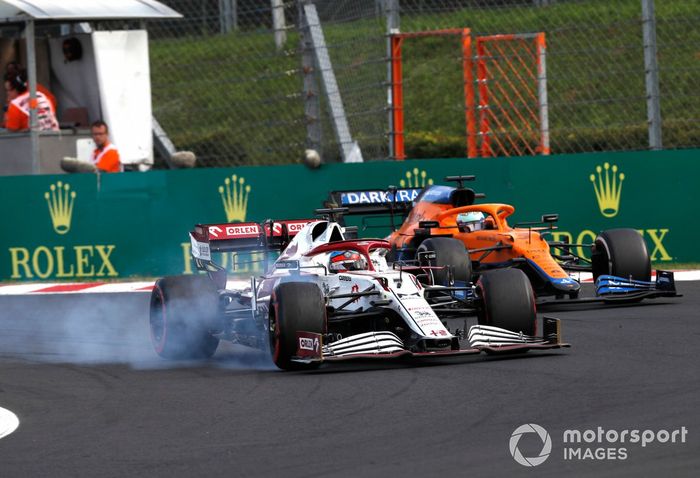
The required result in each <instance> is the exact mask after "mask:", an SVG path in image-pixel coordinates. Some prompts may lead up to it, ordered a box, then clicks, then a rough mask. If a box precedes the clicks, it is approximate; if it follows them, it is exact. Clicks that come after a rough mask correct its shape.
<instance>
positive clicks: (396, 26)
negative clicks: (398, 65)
mask: <svg viewBox="0 0 700 478" xmlns="http://www.w3.org/2000/svg"><path fill="white" fill-rule="evenodd" d="M399 9H400V5H399V0H384V14H385V16H386V58H387V61H386V83H387V92H386V97H387V113H388V117H389V134H388V139H389V157H390V158H394V159H396V151H394V103H393V101H392V98H393V94H394V80H393V74H392V59H393V53H392V47H391V34H392V33H398V32H399V31H401V15H400V13H399Z"/></svg>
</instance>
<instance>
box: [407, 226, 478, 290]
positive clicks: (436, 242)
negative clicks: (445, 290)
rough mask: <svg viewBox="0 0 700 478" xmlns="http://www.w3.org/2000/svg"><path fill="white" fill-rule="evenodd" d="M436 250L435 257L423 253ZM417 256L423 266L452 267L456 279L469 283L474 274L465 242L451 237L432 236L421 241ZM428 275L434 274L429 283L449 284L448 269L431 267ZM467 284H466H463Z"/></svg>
mask: <svg viewBox="0 0 700 478" xmlns="http://www.w3.org/2000/svg"><path fill="white" fill-rule="evenodd" d="M424 252H434V253H435V256H436V257H435V259H426V258H424V257H422V254H421V253H424ZM416 258H417V259H418V260H419V262H420V265H422V266H432V267H444V266H450V267H452V272H453V278H454V280H455V281H460V282H463V283H468V282H470V281H471V276H472V263H471V260H470V258H469V254H468V253H467V250H466V249H465V247H464V244H463V243H462V242H460V241H458V240H457V239H452V238H451V237H431V238H429V239H426V240H425V241H423V242H421V244H420V246H418V249H417V250H416ZM429 271H430V273H429V274H428V277H429V278H430V276H431V275H432V282H431V283H430V284H429V285H444V286H449V285H451V284H450V281H449V272H448V269H447V268H445V269H442V270H438V269H429ZM463 285H466V284H463Z"/></svg>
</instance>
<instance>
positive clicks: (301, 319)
mask: <svg viewBox="0 0 700 478" xmlns="http://www.w3.org/2000/svg"><path fill="white" fill-rule="evenodd" d="M325 329H326V303H325V300H324V298H323V294H322V293H321V289H319V287H318V285H316V284H315V283H313V282H282V283H280V284H278V285H277V287H275V289H274V290H273V291H272V297H271V298H270V324H269V330H270V353H271V354H272V361H273V362H274V363H275V365H277V367H279V368H281V369H282V370H300V369H309V368H315V367H318V366H319V365H320V363H319V362H315V363H311V364H303V363H298V362H293V361H292V357H294V356H295V355H297V348H298V345H299V344H298V338H297V332H300V331H303V332H310V333H314V334H323V333H324V332H325ZM318 346H319V348H320V346H321V344H320V342H319V344H318ZM318 353H319V354H320V353H321V351H320V349H319V350H318Z"/></svg>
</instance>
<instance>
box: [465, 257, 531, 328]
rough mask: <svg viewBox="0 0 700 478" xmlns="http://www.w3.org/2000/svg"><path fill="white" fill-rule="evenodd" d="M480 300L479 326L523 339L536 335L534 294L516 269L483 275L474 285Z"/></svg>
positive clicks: (523, 275) (523, 274) (522, 273)
mask: <svg viewBox="0 0 700 478" xmlns="http://www.w3.org/2000/svg"><path fill="white" fill-rule="evenodd" d="M476 285H477V288H478V289H479V295H480V297H481V307H480V308H479V310H478V319H479V324H480V325H491V326H494V327H500V328H502V329H507V330H511V331H513V332H521V333H523V334H525V335H531V336H534V335H536V334H537V310H536V306H535V294H534V292H533V290H532V285H531V284H530V280H529V279H528V278H527V276H526V275H525V273H524V272H523V271H521V270H520V269H496V270H492V271H488V272H484V273H483V274H481V276H480V277H479V280H478V281H477V284H476Z"/></svg>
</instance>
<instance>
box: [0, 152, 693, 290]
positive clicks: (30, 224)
mask: <svg viewBox="0 0 700 478" xmlns="http://www.w3.org/2000/svg"><path fill="white" fill-rule="evenodd" d="M458 174H475V175H476V176H477V179H476V181H475V182H474V183H471V184H469V186H470V187H473V188H474V189H475V190H476V191H478V192H484V193H486V195H487V198H486V199H485V200H482V202H503V203H510V204H513V205H514V206H515V207H516V212H515V215H514V217H513V218H512V220H511V223H515V222H516V221H528V220H536V219H538V218H539V217H540V216H541V215H542V214H543V213H559V214H560V222H559V229H558V231H557V232H556V233H555V238H562V239H569V240H570V241H571V242H576V243H578V242H591V241H592V240H593V239H594V238H595V236H596V234H597V233H598V232H599V231H601V230H604V229H610V228H616V227H632V228H635V229H638V230H639V231H640V232H641V233H642V234H643V236H644V238H645V239H646V241H647V244H648V246H649V251H650V252H651V255H652V260H654V261H658V262H661V263H663V262H668V263H671V262H676V263H678V262H681V263H686V262H700V251H698V249H696V248H695V247H694V245H695V244H694V240H693V239H694V238H697V237H698V235H699V233H700V226H699V225H698V221H697V219H696V218H697V217H698V216H699V213H700V188H698V187H697V184H698V178H700V150H679V151H660V152H625V153H598V154H578V155H562V156H551V157H526V158H499V159H433V160H421V161H403V162H395V161H387V162H371V163H364V164H332V165H325V166H323V167H321V168H320V169H317V170H310V169H308V168H306V167H305V166H302V165H289V166H276V167H240V168H231V169H194V170H177V171H152V172H147V173H125V174H114V175H101V176H95V175H91V174H79V175H60V176H58V175H57V176H21V177H2V178H0V208H1V209H2V218H3V234H2V236H1V237H0V280H3V281H28V280H31V281H35V280H47V281H48V280H51V281H55V280H70V281H78V280H79V281H87V280H90V281H92V280H112V279H119V278H127V277H135V276H141V277H144V276H148V277H157V276H162V275H168V274H181V273H191V272H192V270H193V266H192V263H191V261H190V257H189V239H188V235H187V233H188V231H189V230H190V229H191V228H192V226H193V225H194V224H196V223H211V222H241V221H262V220H264V219H267V218H274V219H285V218H287V219H298V218H306V217H313V210H314V209H315V208H318V207H321V206H322V202H323V201H324V200H325V199H326V198H327V193H328V191H330V190H333V189H363V188H386V187H387V186H389V185H395V186H404V187H421V186H425V185H430V184H445V183H444V180H443V179H444V177H445V176H448V175H458ZM387 232H388V231H387V230H377V229H369V230H366V231H362V232H361V235H364V236H368V235H374V236H376V235H382V234H386V233H387ZM582 252H585V251H582ZM236 260H238V261H239V263H238V264H237V267H236V270H237V271H238V272H241V273H249V272H254V271H257V268H256V267H255V266H254V265H251V264H249V263H248V262H249V260H241V259H240V258H238V259H237V258H236V257H230V256H229V257H224V258H222V261H225V262H226V264H225V265H226V266H227V268H229V269H233V268H234V262H235V261H236Z"/></svg>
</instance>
